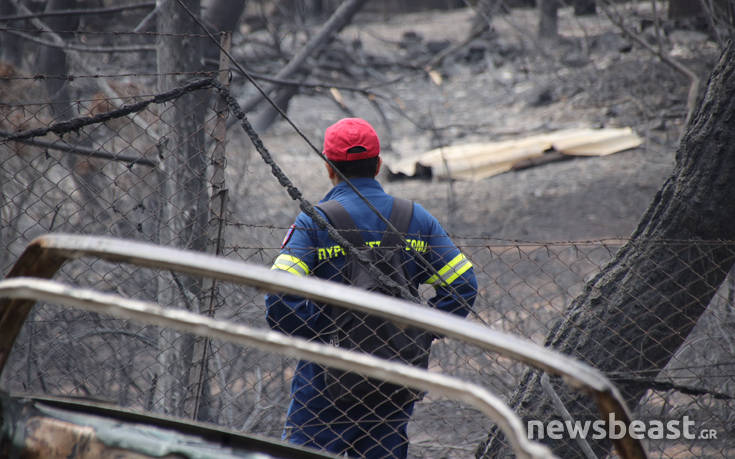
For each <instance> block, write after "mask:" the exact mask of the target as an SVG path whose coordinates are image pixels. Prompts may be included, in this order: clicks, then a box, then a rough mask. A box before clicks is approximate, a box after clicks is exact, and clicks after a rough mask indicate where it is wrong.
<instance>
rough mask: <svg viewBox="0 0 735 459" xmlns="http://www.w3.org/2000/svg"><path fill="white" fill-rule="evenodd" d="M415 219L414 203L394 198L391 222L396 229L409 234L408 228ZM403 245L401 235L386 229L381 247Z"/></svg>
mask: <svg viewBox="0 0 735 459" xmlns="http://www.w3.org/2000/svg"><path fill="white" fill-rule="evenodd" d="M412 218H413V201H409V200H407V199H402V198H393V209H391V211H390V222H391V223H392V224H393V226H395V227H396V229H397V230H398V233H400V234H406V233H408V226H409V225H410V224H411V219H412ZM399 245H401V238H400V236H399V234H396V233H394V232H392V231H389V230H388V229H386V231H385V233H384V234H383V239H382V240H381V241H380V246H381V247H398V246H399Z"/></svg>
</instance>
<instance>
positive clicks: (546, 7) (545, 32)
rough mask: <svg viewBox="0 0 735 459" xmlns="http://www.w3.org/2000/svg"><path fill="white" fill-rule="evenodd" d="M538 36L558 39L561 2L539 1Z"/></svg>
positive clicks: (557, 0)
mask: <svg viewBox="0 0 735 459" xmlns="http://www.w3.org/2000/svg"><path fill="white" fill-rule="evenodd" d="M538 8H539V22H538V36H539V38H543V39H549V38H552V39H556V38H557V36H558V35H559V0H539V4H538Z"/></svg>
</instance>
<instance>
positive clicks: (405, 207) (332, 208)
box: [316, 198, 413, 247]
mask: <svg viewBox="0 0 735 459" xmlns="http://www.w3.org/2000/svg"><path fill="white" fill-rule="evenodd" d="M316 207H318V208H319V209H321V210H322V212H324V214H325V215H326V216H327V218H328V219H329V223H331V224H332V226H334V228H335V229H336V230H337V231H338V232H339V234H340V236H342V237H343V238H345V239H347V242H349V243H350V244H352V245H354V246H355V247H362V246H364V245H365V239H363V237H362V234H361V231H360V229H359V228H358V227H357V225H355V220H353V219H352V216H351V215H350V214H349V212H347V211H346V210H345V208H344V207H342V204H340V203H339V202H337V201H336V200H334V199H332V200H331V201H327V202H323V203H321V204H318V205H317V206H316ZM412 217H413V202H412V201H409V200H407V199H402V198H393V207H392V209H391V211H390V219H389V220H390V222H391V224H392V225H393V226H394V227H395V228H396V230H398V233H394V232H393V231H390V230H388V229H387V228H386V231H385V233H383V238H382V239H381V241H380V246H381V247H399V246H400V245H401V238H400V234H406V233H408V226H409V225H410V224H411V218H412Z"/></svg>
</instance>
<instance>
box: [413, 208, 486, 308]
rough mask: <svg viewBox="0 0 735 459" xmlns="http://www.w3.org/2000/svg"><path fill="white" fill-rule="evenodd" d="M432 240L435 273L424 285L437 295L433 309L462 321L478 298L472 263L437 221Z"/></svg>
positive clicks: (430, 251) (429, 273)
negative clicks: (432, 288) (458, 317)
mask: <svg viewBox="0 0 735 459" xmlns="http://www.w3.org/2000/svg"><path fill="white" fill-rule="evenodd" d="M432 220H433V222H432V234H431V236H430V239H429V241H428V242H429V249H430V250H429V253H428V256H429V262H430V263H431V265H432V266H433V267H434V270H435V272H428V273H427V274H428V276H429V277H428V278H427V279H426V280H425V281H424V283H425V284H429V285H431V286H433V287H434V289H435V292H436V295H435V296H434V297H433V298H431V299H430V300H429V305H430V306H432V307H435V308H437V309H440V310H442V311H445V312H450V313H452V314H456V315H459V316H462V317H466V316H467V314H469V312H470V309H471V308H472V305H473V304H474V302H475V297H476V296H477V279H476V277H475V271H474V269H473V268H472V262H470V259H469V258H467V257H466V256H465V255H464V254H463V253H462V252H461V251H460V250H459V249H458V248H457V247H456V246H455V245H454V243H453V242H452V240H451V239H450V238H449V236H448V235H447V233H446V232H445V231H444V228H442V227H441V225H440V224H439V222H438V221H436V219H433V218H432Z"/></svg>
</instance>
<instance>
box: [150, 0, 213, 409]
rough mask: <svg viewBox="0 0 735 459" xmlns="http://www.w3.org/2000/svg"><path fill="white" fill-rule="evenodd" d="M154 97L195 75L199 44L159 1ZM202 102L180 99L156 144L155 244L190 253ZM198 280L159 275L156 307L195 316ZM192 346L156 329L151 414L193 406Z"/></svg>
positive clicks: (201, 198)
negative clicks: (179, 309)
mask: <svg viewBox="0 0 735 459" xmlns="http://www.w3.org/2000/svg"><path fill="white" fill-rule="evenodd" d="M184 3H185V4H186V7H187V8H188V9H189V11H192V12H194V14H197V13H198V12H199V8H200V5H199V0H185V2H184ZM158 31H159V32H160V34H159V36H158V43H157V47H158V50H157V60H158V74H159V77H158V90H159V91H166V90H170V89H173V88H175V87H177V86H180V85H181V84H182V78H181V76H180V75H181V74H182V72H183V73H184V74H187V73H188V72H196V71H201V70H202V45H203V44H202V41H201V39H200V37H199V36H198V35H199V34H200V33H201V29H199V26H198V24H196V22H195V21H194V20H192V19H191V18H190V16H189V15H188V14H187V12H186V10H185V9H184V8H182V7H181V6H180V5H179V3H178V2H175V1H169V2H161V10H160V12H159V15H158ZM207 103H208V98H207V94H206V93H205V92H204V91H196V92H190V93H188V94H185V95H183V96H181V97H179V98H178V99H176V100H175V101H174V102H173V103H171V104H170V105H167V106H165V107H164V108H163V109H162V110H164V111H163V113H161V115H160V116H161V131H162V132H161V134H162V137H161V138H162V143H161V145H160V146H159V147H160V152H161V162H160V164H159V187H160V190H159V193H158V194H157V200H158V208H159V212H158V213H159V216H158V232H157V236H156V239H157V240H156V242H158V243H160V244H163V245H172V246H176V247H179V248H185V249H190V250H197V251H205V250H206V248H207V219H208V217H209V215H208V213H209V201H208V196H207V155H206V152H205V142H204V115H205V113H206V110H207ZM201 295H202V280H201V279H195V278H192V277H188V276H178V277H177V276H174V275H173V274H172V275H162V276H159V278H158V302H159V303H161V304H163V305H165V306H177V307H182V306H186V307H187V308H188V309H190V310H193V311H194V312H200V310H201V307H200V299H201ZM195 344H196V342H195V340H194V338H193V337H192V336H191V335H185V336H181V337H180V336H178V334H177V333H176V332H174V331H172V330H168V329H165V330H161V334H160V337H159V356H158V362H159V367H158V369H157V375H156V382H155V384H154V388H153V392H154V393H153V401H154V404H155V408H156V409H158V410H160V411H163V412H164V413H168V414H176V415H179V416H182V415H184V414H185V413H186V412H191V406H190V405H191V403H192V401H193V399H194V396H193V393H194V390H195V386H196V383H195V381H194V380H195V378H196V376H195V375H198V371H197V365H199V364H201V363H202V362H200V361H198V362H195V361H194V356H195V355H200V354H199V353H196V352H195V349H194V347H195Z"/></svg>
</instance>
